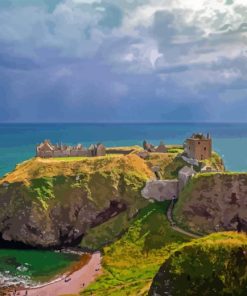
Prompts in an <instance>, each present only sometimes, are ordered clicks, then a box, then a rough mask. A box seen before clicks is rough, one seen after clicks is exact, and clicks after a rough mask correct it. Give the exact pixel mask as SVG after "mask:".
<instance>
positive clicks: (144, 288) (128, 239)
mask: <svg viewBox="0 0 247 296" xmlns="http://www.w3.org/2000/svg"><path fill="white" fill-rule="evenodd" d="M168 204H169V202H163V203H152V204H149V205H148V206H147V207H145V208H144V209H142V210H141V212H140V213H139V214H138V216H137V217H136V218H135V219H134V221H132V222H131V223H130V226H129V228H128V230H127V232H126V233H125V234H124V235H123V236H122V237H121V238H120V239H119V240H117V241H116V242H114V243H112V244H110V245H109V246H106V247H104V249H103V275H102V276H100V277H99V278H98V279H97V280H96V282H95V283H94V284H92V285H91V286H90V287H89V288H88V289H87V290H86V291H84V292H82V295H97V296H105V295H112V296H121V295H132V296H136V295H147V292H148V290H149V287H150V284H151V282H152V279H153V277H154V275H155V273H156V272H157V271H158V269H159V267H160V265H161V264H162V262H163V261H164V258H166V257H168V256H169V254H170V252H171V251H172V250H174V249H176V248H177V247H178V246H179V245H180V244H181V243H183V242H185V241H188V240H189V238H188V237H186V236H184V235H182V234H180V233H177V232H176V231H174V230H173V229H172V228H171V227H170V224H169V222H168V221H167V219H166V215H165V213H166V210H167V207H168ZM91 293H92V294H91Z"/></svg>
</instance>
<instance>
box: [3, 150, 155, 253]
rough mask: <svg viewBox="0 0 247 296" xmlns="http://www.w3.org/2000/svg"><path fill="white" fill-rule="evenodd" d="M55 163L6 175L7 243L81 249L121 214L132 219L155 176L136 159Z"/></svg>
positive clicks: (30, 164) (31, 164)
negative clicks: (95, 230)
mask: <svg viewBox="0 0 247 296" xmlns="http://www.w3.org/2000/svg"><path fill="white" fill-rule="evenodd" d="M51 162H52V160H46V161H45V162H44V161H42V160H37V159H34V160H30V161H29V162H25V163H23V164H22V165H20V166H18V167H17V168H16V170H15V171H14V172H12V173H10V174H9V175H8V176H7V179H8V182H9V186H8V187H6V186H3V182H5V181H4V180H3V182H2V184H1V183H0V234H1V237H2V239H3V240H5V241H10V242H20V243H23V244H25V245H29V246H34V247H43V248H49V247H59V246H66V245H77V244H78V243H80V241H81V240H82V238H83V237H84V235H85V234H87V233H88V232H90V229H92V228H94V227H96V226H97V225H99V224H102V223H104V222H106V221H108V220H109V219H112V218H114V217H116V216H118V215H119V214H120V213H122V212H125V213H126V217H127V219H130V218H131V217H132V216H133V215H134V214H135V213H136V211H138V210H139V209H140V208H142V207H144V206H145V205H146V204H147V201H145V200H144V199H143V198H142V197H141V194H140V191H141V189H142V188H143V187H144V185H145V182H146V180H147V179H148V178H149V177H150V175H151V174H152V172H151V171H150V170H149V169H148V167H147V166H146V165H145V163H144V161H143V160H142V159H140V158H139V157H138V156H136V155H132V156H121V157H118V158H117V157H114V158H105V159H104V160H102V159H100V158H95V159H90V160H84V161H82V162H79V161H75V162H71V161H68V162H67V163H66V162H53V163H52V164H53V166H52V167H51V166H50V164H51ZM23 176H25V177H23ZM26 176H28V178H27V177H26ZM31 176H33V177H32V178H31ZM17 178H18V181H15V180H17ZM116 235H117V234H116ZM102 243H104V242H102Z"/></svg>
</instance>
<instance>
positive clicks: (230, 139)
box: [0, 123, 247, 176]
mask: <svg viewBox="0 0 247 296" xmlns="http://www.w3.org/2000/svg"><path fill="white" fill-rule="evenodd" d="M193 132H210V133H211V134H212V136H213V140H214V141H213V146H214V149H215V150H216V151H217V152H218V153H220V154H221V155H222V156H223V158H224V161H225V164H226V166H227V168H228V169H229V170H235V171H247V157H246V147H247V123H237V124H234V123H156V124H155V123H153V124H82V123H79V124H74V123H73V124H0V176H1V175H3V174H5V173H7V172H9V171H10V170H12V169H13V168H14V167H15V165H16V164H17V163H19V162H21V161H23V160H25V159H28V158H30V157H32V156H34V154H35V145H36V144H38V143H40V142H41V141H43V140H44V139H46V138H48V139H50V140H52V141H53V142H61V141H62V142H64V143H69V144H76V143H78V142H81V143H83V144H84V145H85V146H87V145H89V144H91V143H96V142H103V143H104V144H105V145H106V146H112V145H121V146H122V145H135V144H139V145H141V144H142V141H143V140H144V139H147V140H149V141H152V142H153V143H155V144H157V143H158V142H159V141H160V140H164V141H165V142H166V143H171V144H181V143H183V141H184V139H185V138H186V137H188V136H190V135H191V134H192V133H193Z"/></svg>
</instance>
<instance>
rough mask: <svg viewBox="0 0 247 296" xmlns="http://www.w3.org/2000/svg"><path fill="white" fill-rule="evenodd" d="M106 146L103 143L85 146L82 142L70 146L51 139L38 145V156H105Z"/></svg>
mask: <svg viewBox="0 0 247 296" xmlns="http://www.w3.org/2000/svg"><path fill="white" fill-rule="evenodd" d="M105 154H106V148H105V146H104V145H103V144H100V143H99V144H96V145H95V144H93V145H91V146H90V147H89V148H85V147H83V145H82V144H78V145H76V146H69V145H64V144H56V145H54V144H52V143H51V141H49V140H45V141H44V142H42V143H41V144H39V145H37V147H36V156H37V157H42V158H51V157H77V156H84V157H94V156H104V155H105Z"/></svg>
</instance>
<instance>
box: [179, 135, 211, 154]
mask: <svg viewBox="0 0 247 296" xmlns="http://www.w3.org/2000/svg"><path fill="white" fill-rule="evenodd" d="M184 152H185V153H186V154H187V156H188V157H189V158H193V159H196V160H204V159H208V158H210V157H211V156H212V139H211V137H210V135H209V134H207V135H206V136H204V135H203V134H193V135H192V136H191V137H190V138H188V139H187V140H186V141H185V143H184Z"/></svg>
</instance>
